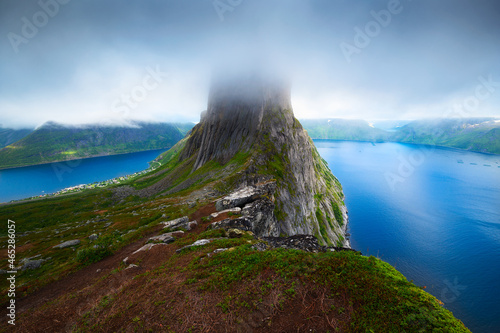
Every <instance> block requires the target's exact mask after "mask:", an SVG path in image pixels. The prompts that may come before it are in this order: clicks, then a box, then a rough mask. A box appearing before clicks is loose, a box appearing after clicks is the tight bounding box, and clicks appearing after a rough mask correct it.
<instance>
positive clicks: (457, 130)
mask: <svg viewBox="0 0 500 333" xmlns="http://www.w3.org/2000/svg"><path fill="white" fill-rule="evenodd" d="M302 123H303V125H304V128H305V129H306V130H307V132H308V133H309V135H310V136H311V137H312V138H313V139H330V140H353V141H372V142H381V141H390V142H404V143H415V144H426V145H434V146H443V147H452V148H459V149H465V150H471V151H476V152H483V153H491V154H500V122H496V121H495V119H494V118H460V119H425V120H415V121H412V122H410V123H408V124H406V125H404V126H402V127H399V128H397V129H396V130H395V131H391V132H389V131H385V130H381V129H378V128H373V127H370V126H369V124H368V123H367V122H365V121H363V120H348V119H316V120H303V121H302Z"/></svg>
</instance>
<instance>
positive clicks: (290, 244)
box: [253, 235, 358, 253]
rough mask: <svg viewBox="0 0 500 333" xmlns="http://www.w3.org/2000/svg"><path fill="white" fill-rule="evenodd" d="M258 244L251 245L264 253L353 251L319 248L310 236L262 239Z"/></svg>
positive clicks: (331, 247)
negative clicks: (283, 250) (280, 249)
mask: <svg viewBox="0 0 500 333" xmlns="http://www.w3.org/2000/svg"><path fill="white" fill-rule="evenodd" d="M260 240H262V241H263V242H259V243H256V244H254V245H253V248H255V249H256V250H258V251H266V250H270V249H273V248H283V249H294V250H302V251H306V252H315V253H316V252H327V251H331V252H334V251H354V252H358V251H356V250H353V249H351V248H348V247H338V246H321V245H320V244H319V243H318V239H317V238H316V237H314V236H312V235H293V236H290V237H262V238H261V239H260Z"/></svg>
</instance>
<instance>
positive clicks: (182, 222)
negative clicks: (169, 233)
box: [162, 216, 198, 231]
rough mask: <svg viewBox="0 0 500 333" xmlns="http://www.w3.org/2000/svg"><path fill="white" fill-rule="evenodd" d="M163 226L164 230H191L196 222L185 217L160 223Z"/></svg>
mask: <svg viewBox="0 0 500 333" xmlns="http://www.w3.org/2000/svg"><path fill="white" fill-rule="evenodd" d="M162 224H163V225H164V229H165V230H180V229H184V230H187V231H189V230H191V229H193V228H194V227H196V226H197V225H198V223H197V222H196V221H189V219H188V217H187V216H184V217H181V218H178V219H175V220H172V221H167V222H162Z"/></svg>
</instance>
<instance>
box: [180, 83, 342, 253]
mask: <svg viewBox="0 0 500 333" xmlns="http://www.w3.org/2000/svg"><path fill="white" fill-rule="evenodd" d="M178 156H179V165H182V166H183V167H187V166H189V167H190V168H191V173H192V174H193V177H194V178H193V181H194V179H195V178H196V179H201V178H199V177H202V174H203V173H200V172H198V170H200V169H201V168H203V167H204V166H205V165H207V164H208V163H209V162H215V163H212V164H211V165H226V164H227V165H228V166H229V165H233V166H234V165H242V167H241V168H242V169H241V170H240V171H238V172H237V173H236V174H234V173H233V174H231V173H230V172H229V173H228V174H227V176H226V177H225V178H221V179H220V180H219V182H220V183H221V184H223V185H224V187H226V188H230V189H232V192H233V193H232V194H230V195H226V196H225V197H223V198H221V199H220V200H218V201H217V202H216V208H217V209H218V210H225V209H229V208H232V207H240V208H242V209H245V205H246V204H249V203H254V204H253V205H252V206H249V207H247V213H246V214H243V215H244V218H242V219H240V220H236V221H232V220H231V221H225V222H224V223H220V224H223V225H224V228H229V227H231V226H232V225H233V224H235V223H236V224H240V225H242V226H243V225H245V226H247V227H248V228H250V230H252V231H253V232H256V234H258V235H259V236H278V235H286V236H289V235H295V234H309V235H314V236H316V237H317V238H318V240H319V242H320V243H321V244H323V245H337V246H344V245H346V246H348V241H347V240H346V238H345V232H346V226H347V209H346V207H345V205H344V203H343V198H344V195H343V193H342V187H341V185H340V183H339V181H338V180H337V179H336V178H335V177H334V176H333V175H332V173H331V171H330V169H329V168H328V166H327V164H326V162H325V161H324V160H323V159H322V158H321V157H320V156H319V154H318V152H317V151H316V148H315V147H314V144H313V142H312V140H311V139H310V138H309V136H308V135H307V133H306V132H305V131H304V129H303V128H302V126H301V124H300V123H299V122H298V121H297V119H295V117H294V115H293V111H292V106H291V101H290V87H289V85H288V84H287V83H284V82H282V81H279V80H274V79H269V78H266V77H264V76H261V75H248V76H247V77H238V78H236V79H224V80H219V81H217V82H214V83H213V85H212V87H211V91H210V96H209V101H208V109H207V111H206V113H204V114H203V117H202V118H201V119H200V122H199V123H198V124H197V125H196V126H195V127H194V128H193V130H192V131H191V132H190V135H189V136H188V137H187V138H186V140H185V145H184V147H183V149H182V150H181V151H180V152H179V155H178ZM229 162H231V163H229ZM235 163H236V164H235ZM204 170H210V167H207V168H205V169H204ZM213 174H214V173H212V175H213ZM205 175H210V173H209V171H207V173H205ZM197 177H198V178H197ZM269 180H273V181H272V182H270V181H269ZM259 183H266V184H268V185H267V186H268V188H265V189H263V190H264V192H265V194H264V193H259V190H260V189H261V188H259V187H258V186H256V185H257V184H259ZM186 186H188V185H186ZM180 188H181V187H179V189H180ZM257 198H261V199H262V201H259V202H257ZM264 198H266V199H267V200H264ZM252 207H253V208H252ZM271 208H272V211H273V213H272V214H269V210H270V209H271ZM259 210H260V211H261V212H263V213H259ZM248 224H250V226H248Z"/></svg>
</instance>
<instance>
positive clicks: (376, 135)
mask: <svg viewBox="0 0 500 333" xmlns="http://www.w3.org/2000/svg"><path fill="white" fill-rule="evenodd" d="M300 123H301V124H302V126H304V128H305V129H306V130H307V133H308V134H309V136H310V137H311V138H313V139H329V140H351V141H371V142H381V141H386V140H387V138H388V136H389V133H388V132H386V131H384V130H381V129H378V128H373V127H371V126H370V124H369V123H368V122H367V121H364V120H351V119H338V118H337V119H335V118H333V119H302V120H301V121H300Z"/></svg>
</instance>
